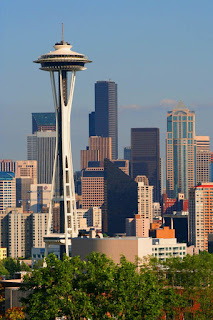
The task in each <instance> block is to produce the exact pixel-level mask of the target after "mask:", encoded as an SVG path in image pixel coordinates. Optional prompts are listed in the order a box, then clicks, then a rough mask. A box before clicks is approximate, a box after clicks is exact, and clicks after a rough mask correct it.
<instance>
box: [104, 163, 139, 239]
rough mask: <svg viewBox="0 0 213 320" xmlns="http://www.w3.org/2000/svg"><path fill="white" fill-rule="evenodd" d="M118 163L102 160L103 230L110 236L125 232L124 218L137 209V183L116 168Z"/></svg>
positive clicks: (131, 216)
mask: <svg viewBox="0 0 213 320" xmlns="http://www.w3.org/2000/svg"><path fill="white" fill-rule="evenodd" d="M118 165H119V163H116V162H115V163H112V162H111V161H110V160H108V159H105V160H104V204H103V206H102V229H103V232H105V233H107V234H108V235H110V236H112V235H113V234H114V233H125V219H126V218H133V217H134V215H135V214H137V211H138V192H137V183H136V182H135V181H134V180H133V179H131V178H130V177H129V176H128V175H126V174H125V173H124V172H123V171H122V170H121V169H119V168H118Z"/></svg>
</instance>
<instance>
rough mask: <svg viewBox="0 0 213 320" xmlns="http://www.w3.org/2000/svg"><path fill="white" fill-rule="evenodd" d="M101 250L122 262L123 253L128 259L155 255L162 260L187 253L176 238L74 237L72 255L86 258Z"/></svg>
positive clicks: (115, 260) (184, 245)
mask: <svg viewBox="0 0 213 320" xmlns="http://www.w3.org/2000/svg"><path fill="white" fill-rule="evenodd" d="M93 251H94V252H100V253H104V254H106V255H107V256H108V257H110V258H112V260H113V261H114V262H115V263H119V262H120V257H121V255H124V256H125V257H126V259H127V260H129V261H131V262H135V259H136V258H137V257H138V258H139V259H143V258H144V257H147V256H153V257H156V258H157V259H160V260H165V259H166V258H168V257H170V256H172V257H181V258H183V257H184V256H185V255H186V244H183V243H177V240H176V239H175V238H174V239H152V238H137V237H121V238H119V237H118V238H74V239H72V257H74V256H76V255H79V256H80V258H81V259H85V257H86V256H87V255H89V254H90V253H92V252H93Z"/></svg>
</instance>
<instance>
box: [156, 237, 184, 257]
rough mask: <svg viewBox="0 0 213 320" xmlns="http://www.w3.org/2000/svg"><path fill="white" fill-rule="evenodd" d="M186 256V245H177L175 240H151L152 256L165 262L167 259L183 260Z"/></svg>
mask: <svg viewBox="0 0 213 320" xmlns="http://www.w3.org/2000/svg"><path fill="white" fill-rule="evenodd" d="M186 254H187V246H186V243H178V242H177V239H176V238H173V239H164V238H156V239H152V256H153V257H155V258H157V259H160V260H161V261H164V260H166V259H167V258H169V257H180V258H184V257H185V256H186Z"/></svg>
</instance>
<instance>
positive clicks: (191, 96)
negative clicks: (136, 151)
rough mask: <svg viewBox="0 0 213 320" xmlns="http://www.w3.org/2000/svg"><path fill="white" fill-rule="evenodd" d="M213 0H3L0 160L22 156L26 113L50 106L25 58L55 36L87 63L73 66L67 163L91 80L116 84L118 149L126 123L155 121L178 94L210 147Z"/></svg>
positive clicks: (41, 76) (88, 102) (44, 78)
mask: <svg viewBox="0 0 213 320" xmlns="http://www.w3.org/2000/svg"><path fill="white" fill-rule="evenodd" d="M212 12H213V1H212V0H205V1H202V0H200V1H197V0H187V1H185V0H173V1H171V0H161V1H159V0H146V1H145V0H108V1H106V0H90V1H88V0H78V1H74V0H60V1H56V0H45V1H44V0H42V1H41V0H37V1H27V0H24V1H23V0H19V1H17V0H7V1H1V3H0V38H1V49H0V58H1V71H0V158H1V159H9V158H11V159H14V160H24V159H26V157H27V156H26V137H27V135H28V134H31V130H32V128H31V113H32V112H53V111H54V105H53V98H52V92H51V85H50V77H49V74H48V72H43V71H41V70H39V68H38V65H37V64H34V63H33V60H36V59H37V58H38V57H39V56H40V55H41V54H44V53H47V52H49V51H51V50H53V45H54V44H55V42H57V41H60V40H61V23H62V22H63V23H64V39H65V41H68V42H70V43H71V44H72V46H73V48H72V49H73V50H74V51H77V52H80V53H84V54H86V55H87V56H88V57H89V59H90V60H92V61H93V63H91V64H89V65H87V70H86V71H83V72H78V74H77V79H76V84H75V91H74V100H73V111H72V116H71V137H72V138H71V139H72V153H73V163H74V170H79V169H80V150H81V149H85V147H86V146H87V145H88V114H89V112H91V111H94V84H95V82H96V81H98V80H108V79H111V80H113V81H115V82H116V83H117V84H118V129H119V157H120V158H122V157H123V148H124V147H125V146H128V145H130V130H131V128H134V127H159V128H160V135H161V156H162V157H163V158H165V138H166V113H167V111H168V110H171V109H172V108H173V107H174V106H175V104H176V103H177V102H178V101H179V100H182V101H183V102H184V104H185V105H186V106H187V107H188V108H189V109H190V110H194V111H195V114H196V134H197V135H209V136H210V139H211V148H212V150H213V125H212V122H213V121H212V119H213V90H212V88H213V59H212V57H213V19H212Z"/></svg>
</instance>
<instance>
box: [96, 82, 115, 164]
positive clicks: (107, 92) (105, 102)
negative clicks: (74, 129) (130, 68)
mask: <svg viewBox="0 0 213 320" xmlns="http://www.w3.org/2000/svg"><path fill="white" fill-rule="evenodd" d="M95 134H96V136H101V137H111V138H112V159H113V160H115V159H117V158H118V102H117V84H116V83H115V82H113V81H97V82H96V84H95Z"/></svg>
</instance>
